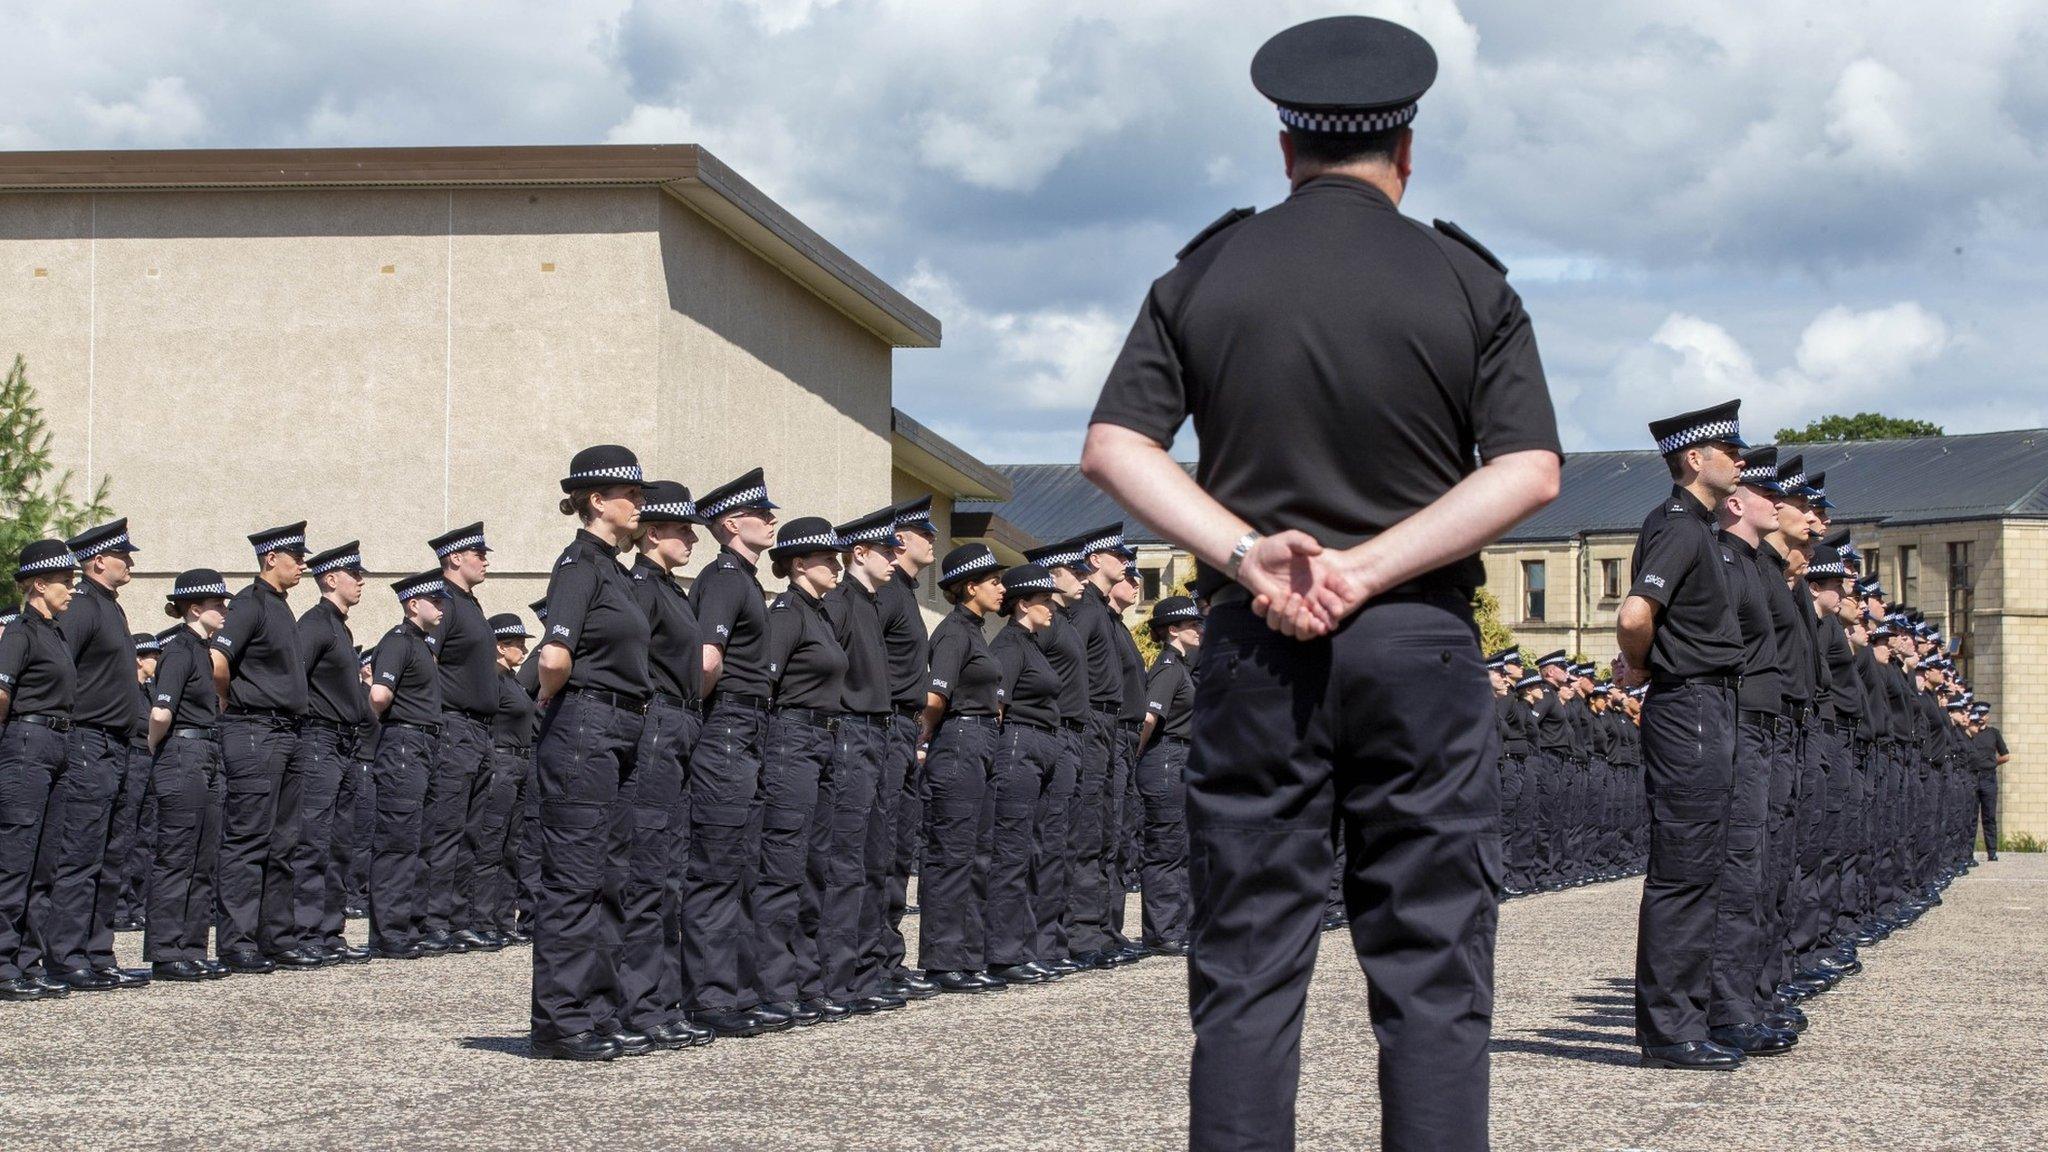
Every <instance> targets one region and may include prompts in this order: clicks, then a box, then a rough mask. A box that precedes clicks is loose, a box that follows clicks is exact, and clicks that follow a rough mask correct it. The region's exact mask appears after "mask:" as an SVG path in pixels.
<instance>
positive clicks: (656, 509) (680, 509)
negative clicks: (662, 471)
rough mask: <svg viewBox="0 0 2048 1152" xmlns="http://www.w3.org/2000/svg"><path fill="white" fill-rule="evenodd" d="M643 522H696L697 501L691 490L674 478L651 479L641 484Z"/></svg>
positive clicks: (641, 516)
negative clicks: (692, 497)
mask: <svg viewBox="0 0 2048 1152" xmlns="http://www.w3.org/2000/svg"><path fill="white" fill-rule="evenodd" d="M640 499H641V501H642V503H641V505H640V522H641V523H642V524H694V523H696V521H697V502H696V501H695V500H693V499H691V498H690V490H689V489H688V488H685V487H683V486H682V485H681V484H678V483H676V482H675V481H673V480H649V481H647V482H646V483H645V484H642V485H641V486H640Z"/></svg>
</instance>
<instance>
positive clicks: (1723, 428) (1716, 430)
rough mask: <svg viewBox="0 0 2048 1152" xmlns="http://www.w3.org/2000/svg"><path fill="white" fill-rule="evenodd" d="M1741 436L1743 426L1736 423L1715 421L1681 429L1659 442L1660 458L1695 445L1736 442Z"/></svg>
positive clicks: (1732, 421) (1658, 451)
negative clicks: (1717, 441)
mask: <svg viewBox="0 0 2048 1152" xmlns="http://www.w3.org/2000/svg"><path fill="white" fill-rule="evenodd" d="M1741 435H1742V429H1741V426H1740V425H1739V424H1738V423H1737V422H1736V421H1734V420H1713V421H1710V422H1708V423H1705V424H1695V425H1693V426H1692V427H1690V428H1681V429H1679V430H1678V431H1676V432H1673V433H1672V434H1671V435H1669V436H1666V437H1665V438H1663V439H1662V440H1659V441H1657V453H1658V455H1660V456H1669V455H1671V454H1672V453H1673V452H1676V451H1678V450H1679V449H1681V448H1690V447H1692V446H1693V445H1695V444H1706V443H1710V442H1712V441H1715V440H1734V439H1738V438H1740V436H1741Z"/></svg>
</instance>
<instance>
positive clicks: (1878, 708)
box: [1854, 644, 1892, 740]
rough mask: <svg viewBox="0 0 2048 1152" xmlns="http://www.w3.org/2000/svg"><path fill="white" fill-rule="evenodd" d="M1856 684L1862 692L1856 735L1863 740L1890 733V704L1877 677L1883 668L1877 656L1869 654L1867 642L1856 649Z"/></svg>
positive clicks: (1874, 738)
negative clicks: (1861, 706) (1861, 710)
mask: <svg viewBox="0 0 2048 1152" xmlns="http://www.w3.org/2000/svg"><path fill="white" fill-rule="evenodd" d="M1854 668H1855V670H1856V684H1857V687H1858V688H1859V689H1860V690H1861V692H1862V694H1863V716H1862V718H1861V719H1859V720H1858V721H1857V724H1856V735H1857V736H1859V737H1861V738H1863V739H1865V740H1876V739H1878V738H1879V737H1884V736H1889V735H1890V734H1891V725H1892V714H1891V704H1890V702H1889V701H1888V700H1886V699H1885V694H1884V682H1883V681H1882V680H1880V679H1879V677H1880V676H1882V675H1883V669H1881V668H1880V667H1879V666H1878V663H1877V657H1876V656H1874V655H1872V654H1871V649H1870V646H1869V645H1868V644H1866V645H1864V646H1863V647H1861V648H1858V649H1856V660H1855V664H1854Z"/></svg>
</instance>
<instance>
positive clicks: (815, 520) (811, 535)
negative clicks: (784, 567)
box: [768, 516, 846, 560]
mask: <svg viewBox="0 0 2048 1152" xmlns="http://www.w3.org/2000/svg"><path fill="white" fill-rule="evenodd" d="M845 548H846V542H845V541H844V540H841V539H840V538H839V534H838V533H836V532H834V531H832V522H831V521H830V520H827V519H825V518H824V517H823V516H799V517H797V518H796V519H794V520H789V521H785V522H784V523H783V525H782V527H781V528H779V529H777V530H776V532H775V547H773V548H770V549H769V550H768V558H769V559H770V560H786V559H788V558H790V557H792V556H805V555H809V554H810V553H813V552H841V551H844V550H845Z"/></svg>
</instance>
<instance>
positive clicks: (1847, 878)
mask: <svg viewBox="0 0 2048 1152" xmlns="http://www.w3.org/2000/svg"><path fill="white" fill-rule="evenodd" d="M1842 762H1843V765H1844V771H1843V774H1842V789H1841V798H1842V812H1841V827H1840V835H1841V847H1840V849H1839V855H1838V856H1837V860H1836V865H1837V868H1838V872H1839V881H1838V884H1839V887H1838V891H1837V893H1836V898H1835V909H1834V922H1833V923H1832V924H1830V925H1829V927H1828V933H1829V936H1830V937H1831V938H1833V939H1835V940H1836V941H1841V940H1845V939H1847V938H1848V937H1849V936H1850V935H1852V934H1853V933H1855V931H1856V929H1857V926H1858V925H1859V924H1860V923H1861V922H1862V919H1863V914H1864V909H1865V903H1864V902H1865V900H1866V899H1867V898H1868V892H1867V890H1866V888H1865V884H1866V882H1867V873H1868V871H1869V867H1870V855H1869V852H1870V848H1869V840H1868V839H1867V837H1866V836H1865V832H1866V828H1867V823H1868V818H1869V817H1868V810H1869V805H1870V750H1869V745H1868V742H1866V741H1864V740H1861V739H1859V738H1857V737H1856V735H1855V733H1854V732H1848V733H1845V734H1844V737H1843V744H1842ZM1830 794H1831V795H1832V794H1833V793H1830Z"/></svg>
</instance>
